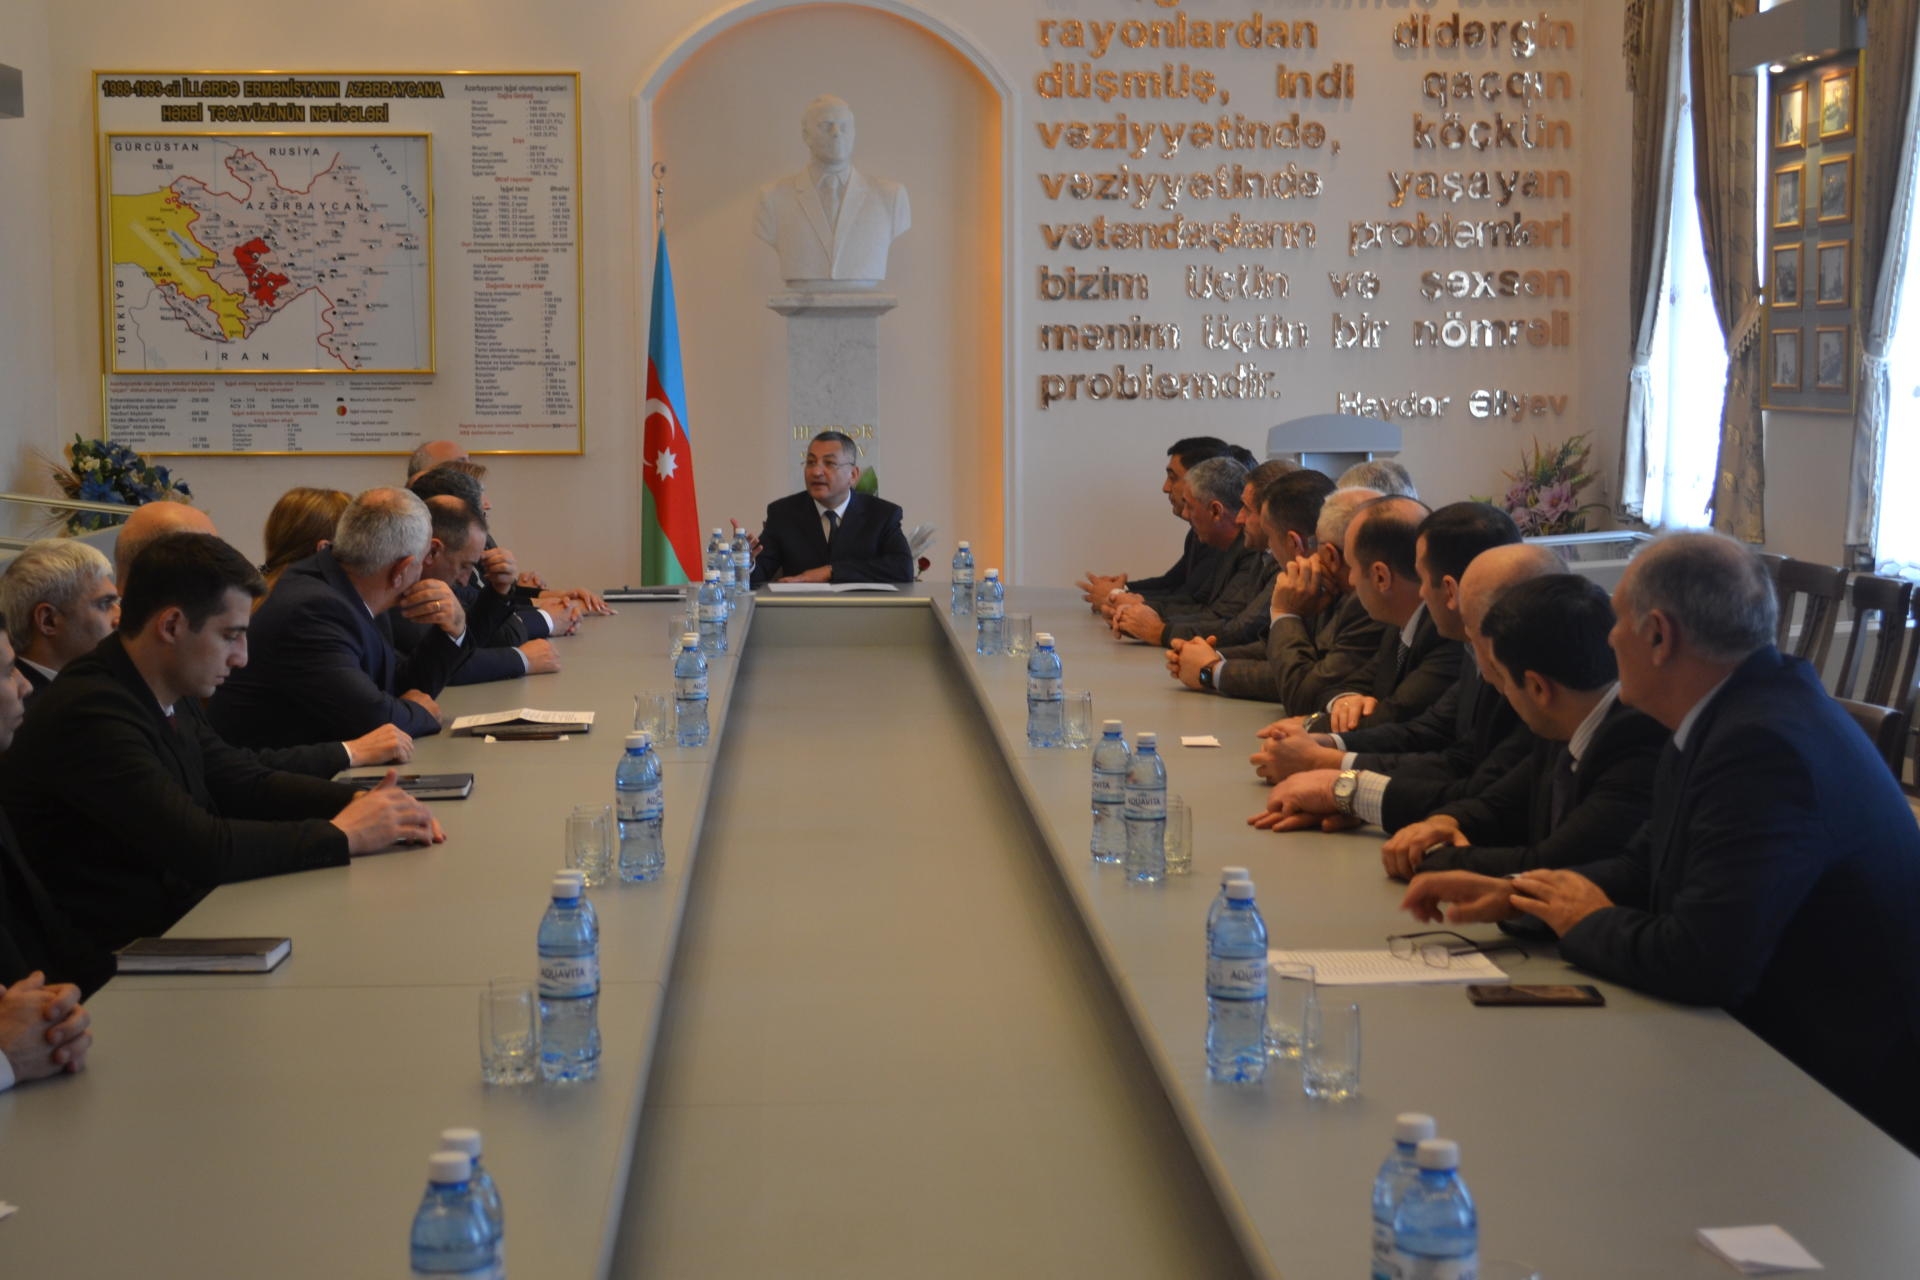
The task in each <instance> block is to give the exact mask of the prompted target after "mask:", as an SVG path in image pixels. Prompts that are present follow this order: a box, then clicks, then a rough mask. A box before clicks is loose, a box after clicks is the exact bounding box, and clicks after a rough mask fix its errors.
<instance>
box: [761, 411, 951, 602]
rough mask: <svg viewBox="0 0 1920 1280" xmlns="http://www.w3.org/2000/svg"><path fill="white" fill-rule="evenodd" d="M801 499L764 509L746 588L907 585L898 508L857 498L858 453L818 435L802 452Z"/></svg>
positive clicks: (838, 439) (841, 440)
mask: <svg viewBox="0 0 1920 1280" xmlns="http://www.w3.org/2000/svg"><path fill="white" fill-rule="evenodd" d="M802 475H803V476H804V477H805V479H806V484H807V488H806V492H804V493H796V494H792V495H790V496H788V497H785V498H781V499H780V500H779V501H777V502H770V503H768V504H767V523H766V526H765V527H764V528H763V529H761V531H760V537H759V539H758V540H757V541H756V542H755V543H754V546H753V554H754V564H753V585H754V586H756V587H758V586H762V585H764V584H766V583H769V582H912V581H913V552H912V550H911V549H909V548H908V546H907V535H906V534H904V533H902V532H901V531H900V520H901V511H900V508H899V507H897V506H895V505H894V504H893V503H891V502H887V501H886V500H884V499H882V498H877V497H875V496H874V495H872V494H870V493H858V492H856V491H855V490H854V485H855V484H856V483H857V482H858V481H859V479H860V448H859V446H858V445H856V444H854V442H853V439H852V438H851V437H850V436H846V435H843V434H841V433H840V432H838V431H822V432H821V433H820V434H819V435H817V436H815V437H814V438H813V439H812V440H811V441H809V442H808V444H807V460H806V465H805V469H804V470H803V472H802Z"/></svg>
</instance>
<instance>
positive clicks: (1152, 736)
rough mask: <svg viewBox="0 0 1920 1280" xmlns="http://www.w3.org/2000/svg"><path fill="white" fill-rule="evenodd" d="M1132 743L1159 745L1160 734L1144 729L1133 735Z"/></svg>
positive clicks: (1142, 745)
mask: <svg viewBox="0 0 1920 1280" xmlns="http://www.w3.org/2000/svg"><path fill="white" fill-rule="evenodd" d="M1133 744H1134V745H1135V746H1136V747H1157V746H1159V745H1160V735H1159V734H1157V733H1155V732H1154V731H1153V730H1151V729H1146V730H1143V731H1142V732H1140V733H1136V734H1134V735H1133Z"/></svg>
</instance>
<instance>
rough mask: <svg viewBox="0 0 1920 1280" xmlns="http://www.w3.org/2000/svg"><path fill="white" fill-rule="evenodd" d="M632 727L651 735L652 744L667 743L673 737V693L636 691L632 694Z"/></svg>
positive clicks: (665, 744)
mask: <svg viewBox="0 0 1920 1280" xmlns="http://www.w3.org/2000/svg"><path fill="white" fill-rule="evenodd" d="M633 727H634V729H635V730H636V731H637V732H640V733H650V734H652V735H653V745H654V746H655V747H656V748H658V747H664V746H667V745H669V741H668V740H669V739H670V738H672V737H673V695H672V694H668V693H636V694H634V695H633Z"/></svg>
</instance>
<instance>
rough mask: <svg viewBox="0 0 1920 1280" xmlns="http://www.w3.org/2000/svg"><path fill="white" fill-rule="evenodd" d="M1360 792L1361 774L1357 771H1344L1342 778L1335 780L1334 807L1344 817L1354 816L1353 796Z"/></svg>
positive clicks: (1341, 773)
mask: <svg viewBox="0 0 1920 1280" xmlns="http://www.w3.org/2000/svg"><path fill="white" fill-rule="evenodd" d="M1358 790H1360V773H1359V771H1358V770H1356V769H1342V770H1341V771H1340V776H1339V777H1337V778H1335V779H1334V780H1333V807H1334V808H1336V809H1338V810H1339V811H1340V813H1341V815H1342V816H1343V817H1348V818H1351V817H1352V816H1353V796H1354V793H1355V792H1356V791H1358Z"/></svg>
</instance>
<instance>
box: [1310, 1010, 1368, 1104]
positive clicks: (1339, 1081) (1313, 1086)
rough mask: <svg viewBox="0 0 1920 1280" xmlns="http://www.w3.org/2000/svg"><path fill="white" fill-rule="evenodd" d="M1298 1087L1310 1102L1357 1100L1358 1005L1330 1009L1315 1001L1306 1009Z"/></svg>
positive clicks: (1358, 1059) (1358, 1089)
mask: <svg viewBox="0 0 1920 1280" xmlns="http://www.w3.org/2000/svg"><path fill="white" fill-rule="evenodd" d="M1300 1087H1301V1088H1302V1089H1303V1090H1305V1091H1306V1095H1307V1096H1308V1097H1309V1098H1319V1099H1321V1100H1322V1101H1325V1102H1346V1101H1348V1100H1349V1099H1352V1098H1357V1097H1359V1096H1360V1006H1359V1005H1357V1004H1333V1005H1330V1006H1329V1005H1322V1004H1321V1003H1320V1001H1319V1000H1318V999H1316V1000H1315V1001H1314V1002H1313V1004H1312V1005H1310V1006H1309V1007H1308V1009H1307V1017H1306V1046H1305V1048H1304V1049H1302V1051H1301V1059H1300Z"/></svg>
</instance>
